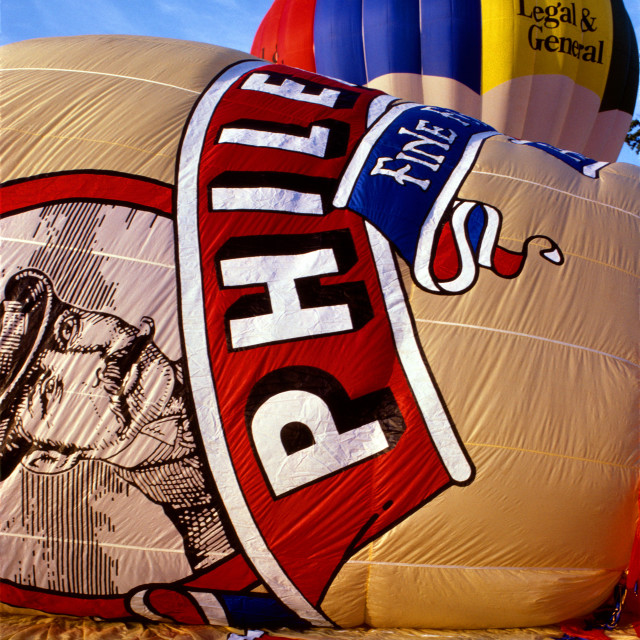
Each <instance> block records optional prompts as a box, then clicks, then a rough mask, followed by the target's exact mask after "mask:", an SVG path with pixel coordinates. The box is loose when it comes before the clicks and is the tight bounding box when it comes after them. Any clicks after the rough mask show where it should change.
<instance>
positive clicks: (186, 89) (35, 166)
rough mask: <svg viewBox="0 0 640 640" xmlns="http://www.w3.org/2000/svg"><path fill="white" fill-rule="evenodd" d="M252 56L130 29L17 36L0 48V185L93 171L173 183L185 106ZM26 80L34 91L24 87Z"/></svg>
mask: <svg viewBox="0 0 640 640" xmlns="http://www.w3.org/2000/svg"><path fill="white" fill-rule="evenodd" d="M243 59H254V58H253V56H251V55H250V54H245V53H242V52H240V51H234V50H232V49H224V48H222V47H213V46H211V45H206V44H202V43H195V42H190V43H184V42H182V41H179V40H166V39H159V38H144V37H134V36H87V37H83V36H80V37H70V38H64V39H42V40H30V41H26V42H19V43H16V44H10V45H6V46H5V47H3V50H2V59H1V63H2V76H1V77H0V83H1V86H2V103H3V111H2V145H3V147H2V148H3V150H6V151H3V162H2V168H1V171H2V174H1V179H2V182H6V181H8V180H14V179H16V178H20V177H24V176H26V175H37V174H42V173H49V172H53V171H63V170H64V171H71V170H80V169H81V170H87V169H100V170H102V171H119V172H124V173H132V174H134V175H140V176H145V177H149V178H154V179H156V180H162V181H163V182H168V183H172V182H173V179H174V173H175V160H176V154H177V151H178V143H179V140H180V135H181V133H182V129H183V127H184V124H185V121H186V119H187V116H188V114H189V111H190V109H191V107H192V106H193V103H194V102H195V101H196V99H197V98H198V96H199V95H200V93H201V92H202V90H203V89H204V88H205V87H206V86H207V84H209V82H211V80H212V79H213V77H214V76H215V75H216V74H217V73H219V72H220V71H221V70H222V69H223V68H224V67H226V66H227V65H229V64H231V63H232V62H236V61H238V60H243ZM25 86H26V87H29V86H32V87H33V88H34V90H33V91H29V92H25Z"/></svg>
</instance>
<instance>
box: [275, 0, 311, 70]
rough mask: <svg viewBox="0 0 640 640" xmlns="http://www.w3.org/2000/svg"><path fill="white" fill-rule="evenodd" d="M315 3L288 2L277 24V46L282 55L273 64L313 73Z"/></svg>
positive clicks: (290, 0) (277, 56)
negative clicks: (277, 63) (276, 63)
mask: <svg viewBox="0 0 640 640" xmlns="http://www.w3.org/2000/svg"><path fill="white" fill-rule="evenodd" d="M314 14H315V3H314V2H304V3H300V2H298V3H296V2H293V1H292V0H289V2H287V3H286V4H285V5H284V6H283V8H282V14H281V16H280V20H279V23H278V45H279V47H280V49H281V50H282V54H279V55H276V60H275V61H274V62H279V63H281V64H286V65H289V66H290V67H299V68H300V69H308V70H309V71H315V70H316V67H315V59H314V54H313V23H314Z"/></svg>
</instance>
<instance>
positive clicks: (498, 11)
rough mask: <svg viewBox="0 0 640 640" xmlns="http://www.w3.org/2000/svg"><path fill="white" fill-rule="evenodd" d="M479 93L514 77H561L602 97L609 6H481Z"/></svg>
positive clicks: (523, 2) (523, 1)
mask: <svg viewBox="0 0 640 640" xmlns="http://www.w3.org/2000/svg"><path fill="white" fill-rule="evenodd" d="M482 40H483V58H482V93H483V94H484V93H486V92H487V91H489V90H490V89H493V88H494V87H496V86H498V85H500V84H502V83H504V82H507V81H509V80H511V79H513V78H518V77H520V76H528V75H534V74H535V75H538V74H539V75H543V74H547V75H564V76H566V77H568V78H571V79H572V80H573V81H574V82H575V83H576V84H579V85H580V86H583V87H585V88H587V89H590V90H591V91H593V92H594V93H595V94H596V95H597V96H598V98H600V99H602V95H603V94H604V88H605V85H606V82H607V75H608V73H609V65H610V63H611V57H612V51H613V19H612V15H611V3H610V2H606V1H604V0H598V1H595V2H594V1H590V2H566V3H562V2H542V3H538V2H535V3H534V2H528V1H527V0H517V1H516V2H512V1H508V0H507V1H504V2H484V3H483V5H482Z"/></svg>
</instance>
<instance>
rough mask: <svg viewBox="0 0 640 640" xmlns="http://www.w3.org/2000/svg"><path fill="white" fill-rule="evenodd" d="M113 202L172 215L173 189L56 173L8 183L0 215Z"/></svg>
mask: <svg viewBox="0 0 640 640" xmlns="http://www.w3.org/2000/svg"><path fill="white" fill-rule="evenodd" d="M74 200H75V201H83V202H86V201H91V200H97V201H100V202H111V203H114V204H122V205H126V206H131V207H136V208H139V209H144V210H145V211H156V212H158V213H164V214H170V213H172V210H173V187H172V185H169V184H166V183H163V182H157V181H155V180H149V179H145V178H139V177H136V176H129V175H125V174H117V173H98V172H91V171H82V172H71V173H55V174H48V175H44V176H37V177H35V178H27V179H24V180H16V181H14V182H7V183H5V184H4V185H2V186H1V187H0V215H2V214H5V213H15V212H16V211H26V210H27V209H35V208H39V207H43V206H46V205H49V204H54V203H56V202H70V201H74Z"/></svg>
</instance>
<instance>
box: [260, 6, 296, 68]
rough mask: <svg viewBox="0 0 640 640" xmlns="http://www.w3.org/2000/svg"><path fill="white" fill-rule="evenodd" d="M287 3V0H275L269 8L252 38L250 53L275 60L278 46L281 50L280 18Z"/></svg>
mask: <svg viewBox="0 0 640 640" xmlns="http://www.w3.org/2000/svg"><path fill="white" fill-rule="evenodd" d="M288 3H289V0H275V1H274V3H273V4H272V5H271V7H270V8H269V11H268V12H267V13H266V15H265V17H264V18H263V19H262V22H261V23H260V26H259V27H258V31H257V32H256V35H255V37H254V39H253V44H252V46H251V53H252V54H253V55H254V56H256V57H258V58H265V59H269V60H270V61H271V62H276V61H277V51H278V47H280V51H281V52H282V44H281V43H280V42H279V35H280V18H281V17H282V12H283V11H284V8H285V6H286V5H287V4H288Z"/></svg>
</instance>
